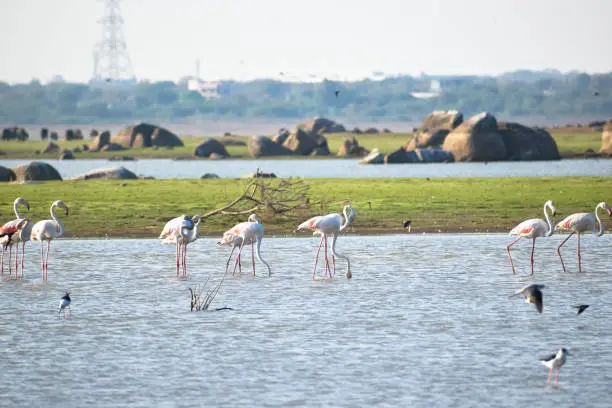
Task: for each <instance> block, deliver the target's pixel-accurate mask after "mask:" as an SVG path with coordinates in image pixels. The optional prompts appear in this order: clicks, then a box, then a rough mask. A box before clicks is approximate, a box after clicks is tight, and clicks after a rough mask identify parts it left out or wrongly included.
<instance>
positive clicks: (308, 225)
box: [296, 205, 355, 279]
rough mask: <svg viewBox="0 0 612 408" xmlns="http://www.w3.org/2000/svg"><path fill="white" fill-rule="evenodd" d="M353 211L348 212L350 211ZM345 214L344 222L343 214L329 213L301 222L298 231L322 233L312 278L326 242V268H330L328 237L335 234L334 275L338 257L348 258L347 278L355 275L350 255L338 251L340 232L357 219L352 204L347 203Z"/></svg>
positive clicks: (333, 245) (332, 250)
mask: <svg viewBox="0 0 612 408" xmlns="http://www.w3.org/2000/svg"><path fill="white" fill-rule="evenodd" d="M349 210H350V211H351V212H350V214H348V211H349ZM343 214H344V222H342V216H341V215H340V214H336V213H334V214H327V215H319V216H317V217H312V218H310V219H309V220H306V221H304V222H303V223H301V224H300V225H299V226H298V227H297V229H296V231H300V230H303V229H307V230H311V231H314V233H313V235H317V234H318V235H321V242H320V243H319V248H318V249H317V254H316V256H315V265H314V270H313V272H312V279H315V275H316V272H317V262H318V261H319V252H320V251H321V246H322V245H323V243H325V258H324V262H325V263H324V265H323V269H324V270H326V271H327V270H329V259H328V255H327V237H328V236H329V235H332V236H333V239H332V245H331V252H332V263H333V266H334V275H335V274H336V259H335V257H338V258H342V259H345V260H346V263H347V265H348V268H347V271H346V278H347V279H351V277H352V276H353V275H352V274H351V261H350V260H349V259H348V257H346V256H344V255H341V254H339V253H338V252H336V240H337V239H338V234H339V233H340V232H341V231H344V230H345V229H346V227H348V226H349V225H350V223H351V222H352V221H353V220H354V219H355V210H354V209H353V207H351V206H350V205H345V206H344V209H343ZM329 275H330V277H331V276H332V274H331V271H330V272H329Z"/></svg>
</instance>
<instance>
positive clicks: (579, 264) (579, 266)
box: [578, 233, 582, 272]
mask: <svg viewBox="0 0 612 408" xmlns="http://www.w3.org/2000/svg"><path fill="white" fill-rule="evenodd" d="M580 258H581V256H580V233H578V272H582V265H581V262H580Z"/></svg>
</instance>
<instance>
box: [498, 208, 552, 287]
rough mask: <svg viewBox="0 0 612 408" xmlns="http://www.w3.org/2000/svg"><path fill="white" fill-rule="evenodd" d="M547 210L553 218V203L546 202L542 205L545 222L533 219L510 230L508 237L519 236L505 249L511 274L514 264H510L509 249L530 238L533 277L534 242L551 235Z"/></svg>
mask: <svg viewBox="0 0 612 408" xmlns="http://www.w3.org/2000/svg"><path fill="white" fill-rule="evenodd" d="M547 208H550V210H551V211H552V215H553V217H554V216H555V214H556V213H557V209H556V208H555V203H553V202H552V201H550V200H548V201H547V202H545V203H544V217H546V221H544V220H543V219H541V218H533V219H530V220H526V221H523V222H521V223H520V224H519V225H517V226H516V227H514V228H512V230H511V231H510V235H518V236H519V237H518V238H517V239H515V240H514V241H512V242H511V243H510V244H508V246H507V247H506V252H508V257H509V258H510V266H512V273H516V272H515V271H514V262H512V255H510V247H511V246H512V245H514V244H515V243H516V242H518V240H519V239H521V238H531V239H532V240H533V244H532V245H531V274H532V275H533V253H534V251H535V240H536V238H538V237H550V236H551V235H552V233H553V227H552V223H551V221H550V217H549V216H548V212H547V211H546V209H547Z"/></svg>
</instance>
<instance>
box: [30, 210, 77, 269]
mask: <svg viewBox="0 0 612 408" xmlns="http://www.w3.org/2000/svg"><path fill="white" fill-rule="evenodd" d="M56 207H59V208H63V209H64V210H65V211H66V215H68V207H67V206H66V204H64V202H63V201H62V200H57V201H56V202H54V203H53V204H51V218H52V219H51V220H42V221H38V222H37V223H36V224H34V226H33V227H32V236H31V239H32V241H40V265H41V267H42V274H43V280H47V278H48V273H49V262H48V261H49V247H50V246H51V241H52V240H53V239H55V238H59V237H61V236H63V235H64V226H63V225H62V223H61V222H60V220H59V219H58V218H57V215H55V208H56ZM44 241H47V253H46V255H45V254H44Z"/></svg>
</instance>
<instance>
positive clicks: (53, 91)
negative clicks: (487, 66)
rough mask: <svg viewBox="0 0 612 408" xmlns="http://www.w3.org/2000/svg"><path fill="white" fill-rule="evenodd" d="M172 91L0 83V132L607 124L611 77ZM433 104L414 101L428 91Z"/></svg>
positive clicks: (611, 109) (166, 87)
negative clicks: (481, 115) (221, 125)
mask: <svg viewBox="0 0 612 408" xmlns="http://www.w3.org/2000/svg"><path fill="white" fill-rule="evenodd" d="M187 79H188V78H185V79H183V80H180V81H178V82H172V81H161V82H149V81H140V82H138V83H136V84H135V85H134V86H131V87H118V86H114V84H113V83H112V82H110V81H107V83H106V84H102V85H100V86H91V84H84V83H67V82H53V83H49V84H41V83H40V82H39V81H37V80H32V81H31V82H29V83H25V84H13V85H11V84H8V83H6V82H0V123H4V124H11V123H15V124H17V123H18V124H42V123H47V124H52V123H97V122H118V121H132V120H142V119H150V118H156V119H160V120H165V121H169V120H185V119H189V118H191V117H201V118H228V119H229V118H231V119H240V118H256V117H268V118H272V117H277V118H304V117H312V116H328V117H334V118H352V119H359V120H383V119H386V120H397V121H420V120H421V119H422V118H423V117H424V116H425V115H427V114H428V113H430V112H431V111H433V110H447V109H454V110H459V111H461V112H462V113H463V114H464V115H471V114H474V113H478V112H482V111H488V112H490V113H492V114H494V115H496V116H504V117H521V116H523V117H524V116H542V117H546V118H550V119H557V118H558V119H562V118H563V117H567V116H573V117H576V116H591V117H593V116H597V117H602V118H610V117H612V72H610V73H606V74H592V75H589V74H586V73H578V72H572V73H565V74H563V73H560V72H556V71H539V72H538V71H516V72H513V73H508V74H504V75H500V76H496V77H493V76H437V77H433V76H426V75H422V76H408V75H406V76H395V77H388V78H385V79H381V80H363V81H358V82H339V81H330V80H323V81H321V82H317V83H293V82H281V81H276V80H268V79H261V80H254V81H249V82H235V81H223V82H221V83H220V85H219V94H220V97H219V98H218V99H212V100H207V99H205V98H204V97H202V96H201V95H200V94H199V93H197V92H193V91H189V90H188V89H187V86H186V83H187ZM432 80H437V81H438V82H439V84H440V87H441V92H440V94H439V96H437V97H435V98H430V99H420V98H416V97H414V96H413V95H412V94H413V93H414V92H424V91H428V90H429V87H430V84H431V81H432Z"/></svg>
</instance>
